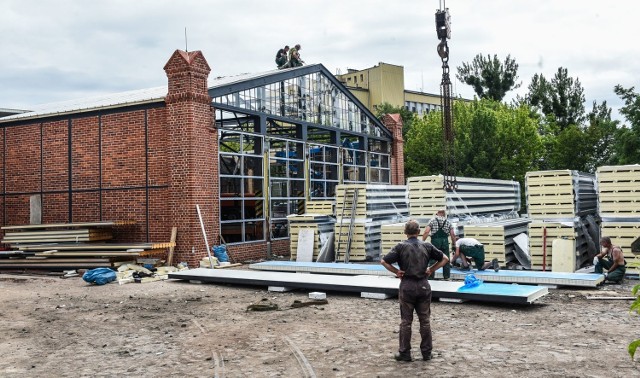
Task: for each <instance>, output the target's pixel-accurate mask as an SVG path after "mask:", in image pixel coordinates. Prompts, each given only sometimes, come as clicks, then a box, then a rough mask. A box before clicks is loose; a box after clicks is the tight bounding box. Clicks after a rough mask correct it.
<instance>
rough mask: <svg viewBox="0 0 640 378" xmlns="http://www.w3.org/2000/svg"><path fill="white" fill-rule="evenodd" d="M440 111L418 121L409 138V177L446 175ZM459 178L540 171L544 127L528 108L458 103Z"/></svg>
mask: <svg viewBox="0 0 640 378" xmlns="http://www.w3.org/2000/svg"><path fill="white" fill-rule="evenodd" d="M440 117H441V115H440V112H431V113H429V115H427V116H426V117H424V118H422V119H418V120H416V122H415V124H414V127H413V128H412V129H411V130H410V131H409V134H408V135H407V139H406V140H405V150H404V151H405V167H406V171H407V175H408V176H422V175H432V174H440V173H442V167H443V163H442V160H443V157H442V143H443V136H442V126H441V119H440ZM454 119H455V120H456V124H455V128H456V137H455V159H456V162H457V172H456V174H458V175H461V176H467V177H481V178H495V179H509V180H511V179H514V178H515V179H516V180H517V181H520V182H521V183H522V182H523V181H524V176H525V174H526V172H527V171H530V170H535V169H537V165H535V164H536V162H537V161H539V157H540V156H539V155H540V153H541V151H542V149H541V141H540V137H539V135H538V133H537V130H538V124H537V120H536V119H535V118H532V117H531V116H530V110H529V109H528V108H527V107H526V106H520V107H514V106H511V105H506V104H502V103H500V102H496V101H493V100H481V101H473V102H470V103H463V102H456V103H455V104H454Z"/></svg>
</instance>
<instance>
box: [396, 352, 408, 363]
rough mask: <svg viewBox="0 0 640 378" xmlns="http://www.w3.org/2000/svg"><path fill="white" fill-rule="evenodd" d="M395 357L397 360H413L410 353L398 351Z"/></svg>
mask: <svg viewBox="0 0 640 378" xmlns="http://www.w3.org/2000/svg"><path fill="white" fill-rule="evenodd" d="M393 358H395V359H396V361H405V362H411V361H413V358H411V355H410V354H403V353H396V354H395V355H394V356H393Z"/></svg>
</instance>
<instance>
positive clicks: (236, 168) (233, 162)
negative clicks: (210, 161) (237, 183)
mask: <svg viewBox="0 0 640 378" xmlns="http://www.w3.org/2000/svg"><path fill="white" fill-rule="evenodd" d="M239 172H240V157H239V156H232V155H222V154H221V155H220V174H221V175H235V174H238V173H239Z"/></svg>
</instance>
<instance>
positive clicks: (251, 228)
mask: <svg viewBox="0 0 640 378" xmlns="http://www.w3.org/2000/svg"><path fill="white" fill-rule="evenodd" d="M264 224H265V222H264V221H255V222H246V223H245V224H244V231H245V234H244V240H245V241H252V240H263V239H264Z"/></svg>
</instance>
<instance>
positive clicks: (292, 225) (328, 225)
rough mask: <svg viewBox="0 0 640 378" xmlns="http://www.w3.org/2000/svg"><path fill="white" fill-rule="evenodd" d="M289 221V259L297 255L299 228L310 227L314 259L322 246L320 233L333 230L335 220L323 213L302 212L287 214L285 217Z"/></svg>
mask: <svg viewBox="0 0 640 378" xmlns="http://www.w3.org/2000/svg"><path fill="white" fill-rule="evenodd" d="M287 220H288V221H289V233H290V238H291V240H290V243H289V248H290V253H291V260H292V261H295V260H296V257H297V255H298V252H297V251H298V238H299V235H300V230H303V229H312V230H313V231H314V232H313V238H314V240H313V260H314V261H315V260H316V259H317V258H318V255H319V254H320V250H321V248H322V237H321V234H325V236H327V235H328V234H330V233H332V232H333V225H334V223H335V220H334V219H333V218H331V217H330V216H328V215H325V214H302V215H295V214H294V215H289V216H288V217H287Z"/></svg>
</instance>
